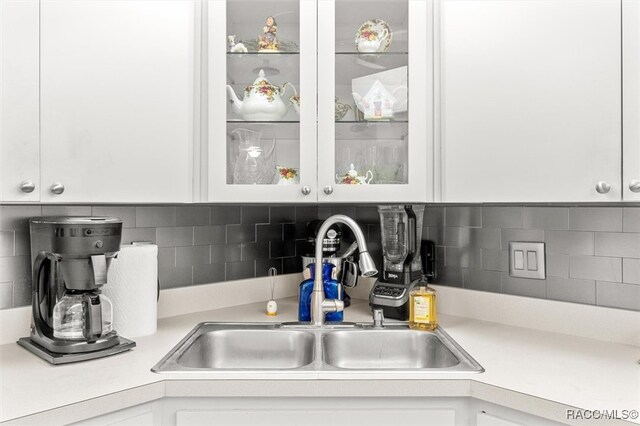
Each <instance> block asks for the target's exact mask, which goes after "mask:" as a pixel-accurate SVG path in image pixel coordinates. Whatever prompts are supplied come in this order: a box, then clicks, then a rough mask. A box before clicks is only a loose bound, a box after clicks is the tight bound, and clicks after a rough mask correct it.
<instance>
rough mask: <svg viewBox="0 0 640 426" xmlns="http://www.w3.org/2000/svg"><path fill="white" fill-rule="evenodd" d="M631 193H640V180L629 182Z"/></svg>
mask: <svg viewBox="0 0 640 426" xmlns="http://www.w3.org/2000/svg"><path fill="white" fill-rule="evenodd" d="M629 191H631V192H640V180H637V179H633V180H632V181H631V182H629Z"/></svg>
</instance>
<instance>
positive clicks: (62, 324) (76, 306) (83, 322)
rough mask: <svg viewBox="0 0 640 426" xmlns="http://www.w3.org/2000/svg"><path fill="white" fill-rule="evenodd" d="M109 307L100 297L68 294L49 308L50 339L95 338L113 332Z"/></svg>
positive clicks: (102, 297) (111, 310)
mask: <svg viewBox="0 0 640 426" xmlns="http://www.w3.org/2000/svg"><path fill="white" fill-rule="evenodd" d="M112 324H113V305H112V304H111V300H109V298H108V297H107V296H105V295H103V294H98V293H95V292H73V293H71V292H69V293H67V294H65V295H64V296H63V297H62V298H61V299H60V301H58V303H57V304H56V305H55V307H54V308H53V336H54V337H56V338H58V339H66V340H86V339H92V338H99V337H100V336H103V335H106V334H108V333H110V332H111V331H112V330H113V325H112Z"/></svg>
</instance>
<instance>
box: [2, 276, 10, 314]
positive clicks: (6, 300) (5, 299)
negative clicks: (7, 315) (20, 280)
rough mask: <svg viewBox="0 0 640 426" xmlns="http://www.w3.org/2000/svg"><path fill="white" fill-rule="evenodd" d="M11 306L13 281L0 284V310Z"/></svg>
mask: <svg viewBox="0 0 640 426" xmlns="http://www.w3.org/2000/svg"><path fill="white" fill-rule="evenodd" d="M12 306H13V281H6V282H0V309H8V308H11V307H12Z"/></svg>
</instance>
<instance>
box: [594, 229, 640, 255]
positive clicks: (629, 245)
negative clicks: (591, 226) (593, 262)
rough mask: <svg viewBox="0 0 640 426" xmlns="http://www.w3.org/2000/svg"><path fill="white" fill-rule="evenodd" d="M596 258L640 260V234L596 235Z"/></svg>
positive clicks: (606, 233)
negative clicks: (608, 257) (609, 257)
mask: <svg viewBox="0 0 640 426" xmlns="http://www.w3.org/2000/svg"><path fill="white" fill-rule="evenodd" d="M595 254H596V256H611V257H631V258H634V259H638V258H640V233H609V232H597V233H596V252H595Z"/></svg>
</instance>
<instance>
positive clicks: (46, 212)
mask: <svg viewBox="0 0 640 426" xmlns="http://www.w3.org/2000/svg"><path fill="white" fill-rule="evenodd" d="M42 216H91V206H42Z"/></svg>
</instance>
